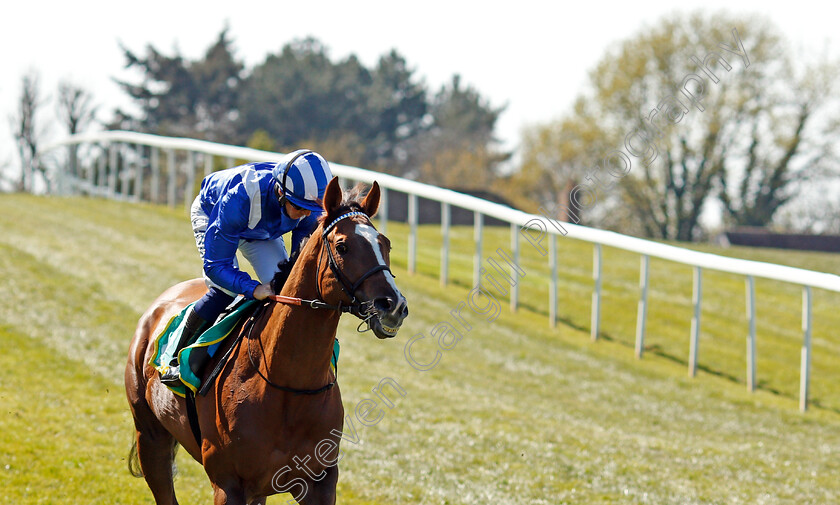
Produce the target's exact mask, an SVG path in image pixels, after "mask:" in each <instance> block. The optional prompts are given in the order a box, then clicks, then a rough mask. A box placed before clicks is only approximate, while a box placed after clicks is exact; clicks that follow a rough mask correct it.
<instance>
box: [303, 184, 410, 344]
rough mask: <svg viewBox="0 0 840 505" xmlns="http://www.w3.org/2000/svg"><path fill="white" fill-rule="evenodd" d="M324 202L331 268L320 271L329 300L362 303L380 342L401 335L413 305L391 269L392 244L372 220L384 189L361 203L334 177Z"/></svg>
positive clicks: (364, 315) (325, 240)
mask: <svg viewBox="0 0 840 505" xmlns="http://www.w3.org/2000/svg"><path fill="white" fill-rule="evenodd" d="M323 202H324V210H325V214H324V218H323V228H322V240H323V243H322V246H323V247H324V248H325V249H326V251H322V254H323V256H324V257H325V258H326V260H327V262H328V264H329V266H330V268H323V269H322V270H320V272H319V273H320V278H319V279H318V282H319V284H320V286H322V290H323V295H324V297H325V298H332V299H335V298H338V299H343V300H345V303H346V302H347V301H349V302H351V303H360V304H361V307H362V308H361V311H360V313H359V314H358V315H359V316H360V317H362V318H363V319H366V320H367V322H368V324H369V325H370V328H371V329H372V330H373V332H374V334H376V336H377V337H379V338H392V337H394V336H396V334H397V330H399V328H400V325H402V322H403V319H405V317H406V316H407V315H408V304H407V303H406V301H405V297H403V295H402V294H401V293H400V290H399V289H397V285H396V283H394V276H393V274H392V273H391V270H390V265H391V259H390V251H391V242H390V241H389V240H388V238H387V237H386V236H385V235H382V234H381V233H379V231H377V229H376V228H374V226H373V223H371V220H370V218H371V217H373V216H374V214H376V211H377V209H378V208H379V185H378V184H377V183H376V182H374V183H373V186H372V187H371V189H370V191H369V192H368V194H367V196H365V198H364V199H363V200H362V201H361V202H359V201H358V199H357V197H356V195H352V196H350V197H349V198H347V199H345V197H344V195H343V193H342V191H341V186H339V184H338V179H337V178H334V179H333V180H332V181H330V183H329V184H328V185H327V189H326V191H325V192H324V200H323ZM319 263H320V262H319Z"/></svg>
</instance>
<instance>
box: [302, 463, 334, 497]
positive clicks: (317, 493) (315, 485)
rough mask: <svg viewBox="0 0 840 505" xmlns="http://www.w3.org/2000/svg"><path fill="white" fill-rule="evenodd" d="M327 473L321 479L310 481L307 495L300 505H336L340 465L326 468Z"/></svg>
mask: <svg viewBox="0 0 840 505" xmlns="http://www.w3.org/2000/svg"><path fill="white" fill-rule="evenodd" d="M324 471H325V472H326V475H325V476H324V478H322V479H321V480H317V481H310V486H309V490H308V492H307V493H306V496H304V497H303V499H302V500H301V501H300V505H335V486H336V484H338V465H335V466H331V467H329V468H327V469H326V470H324Z"/></svg>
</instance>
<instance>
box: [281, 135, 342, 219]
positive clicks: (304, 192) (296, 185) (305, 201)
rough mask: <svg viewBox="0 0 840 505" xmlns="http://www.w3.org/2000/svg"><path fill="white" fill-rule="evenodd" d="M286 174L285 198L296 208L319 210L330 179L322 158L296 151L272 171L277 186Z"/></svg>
mask: <svg viewBox="0 0 840 505" xmlns="http://www.w3.org/2000/svg"><path fill="white" fill-rule="evenodd" d="M284 172H286V188H285V193H286V198H288V199H289V201H291V202H292V203H294V204H295V205H297V206H298V207H301V208H304V209H309V210H312V211H319V210H321V204H320V203H319V201H320V200H321V199H322V198H324V191H325V190H326V189H327V183H329V182H330V180H331V179H332V177H333V176H332V172H331V171H330V164H329V163H327V160H325V159H324V157H323V156H321V155H320V154H318V153H316V152H312V151H310V150H308V149H298V150H297V151H294V152H291V153H289V154H287V155H285V156H284V157H283V159H282V160H280V161H279V162H277V164H276V165H275V166H274V169H273V170H272V173H273V175H274V179H275V180H276V181H277V183H278V184H282V183H283V173H284Z"/></svg>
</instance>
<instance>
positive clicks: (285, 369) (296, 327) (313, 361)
mask: <svg viewBox="0 0 840 505" xmlns="http://www.w3.org/2000/svg"><path fill="white" fill-rule="evenodd" d="M309 245H310V246H313V247H306V248H305V249H304V250H303V251H302V252H301V257H300V259H299V260H298V262H297V264H296V265H295V267H294V269H293V270H292V272H291V274H290V275H289V279H288V280H287V281H286V284H285V286H284V287H283V290H282V291H281V293H282V294H283V295H284V296H290V297H296V298H302V299H304V300H313V299H317V298H319V293H318V287H317V282H318V280H317V270H318V258H319V256H320V252H321V247H320V244H309ZM339 315H340V314H339V313H338V312H336V311H331V310H325V309H313V308H310V307H303V306H294V305H285V304H279V303H278V304H276V305H275V306H274V307H273V310H272V311H271V313H270V316H269V317H268V320H267V321H266V324H265V329H264V330H263V332H262V335H261V339H262V342H263V348H264V351H263V352H264V353H265V354H264V357H265V360H266V363H267V365H268V368H269V370H268V371H269V378H270V379H271V380H272V381H275V382H280V383H282V384H284V385H285V384H288V385H289V387H297V388H302V389H312V388H318V387H321V386H323V384H322V383H319V382H324V380H325V379H326V378H327V377H328V374H329V362H330V358H331V356H332V349H333V339H334V338H335V333H336V328H337V327H338V318H339Z"/></svg>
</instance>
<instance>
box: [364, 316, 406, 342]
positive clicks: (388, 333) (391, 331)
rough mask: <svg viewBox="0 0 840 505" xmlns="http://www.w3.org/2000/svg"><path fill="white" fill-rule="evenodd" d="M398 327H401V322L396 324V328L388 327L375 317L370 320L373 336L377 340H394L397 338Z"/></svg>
mask: <svg viewBox="0 0 840 505" xmlns="http://www.w3.org/2000/svg"><path fill="white" fill-rule="evenodd" d="M400 326H402V321H400V322H398V323H397V324H396V326H388V325H387V324H385V323H383V322H382V319H379V318H378V317H375V318H373V319H372V320H371V325H370V327H371V329H372V330H373V334H374V335H376V337H377V338H380V339H386V338H394V337H396V336H397V332H398V331H399V330H400Z"/></svg>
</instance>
